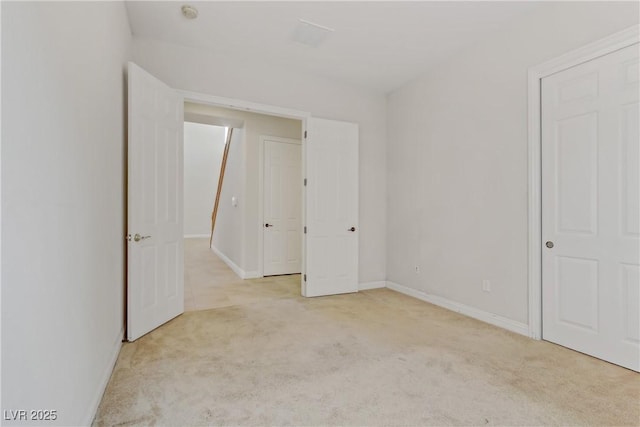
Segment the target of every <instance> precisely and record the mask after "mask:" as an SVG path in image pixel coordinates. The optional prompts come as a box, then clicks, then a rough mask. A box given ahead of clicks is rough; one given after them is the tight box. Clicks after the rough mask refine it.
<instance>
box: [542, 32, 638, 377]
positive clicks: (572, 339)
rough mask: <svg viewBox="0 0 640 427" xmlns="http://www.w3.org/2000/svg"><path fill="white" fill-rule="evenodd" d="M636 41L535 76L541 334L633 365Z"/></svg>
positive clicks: (635, 331)
mask: <svg viewBox="0 0 640 427" xmlns="http://www.w3.org/2000/svg"><path fill="white" fill-rule="evenodd" d="M638 90H639V87H638V45H637V44H636V45H634V46H630V47H627V48H625V49H622V50H619V51H616V52H613V53H611V54H608V55H605V56H602V57H599V58H597V59H594V60H592V61H589V62H586V63H583V64H581V65H578V66H576V67H573V68H570V69H567V70H565V71H562V72H559V73H557V74H554V75H552V76H550V77H547V78H544V79H543V80H542V238H543V248H542V251H543V253H542V264H543V268H542V270H543V271H542V279H543V338H544V339H545V340H548V341H552V342H555V343H558V344H560V345H563V346H566V347H570V348H572V349H575V350H578V351H580V352H583V353H587V354H590V355H593V356H595V357H598V358H601V359H604V360H607V361H610V362H612V363H615V364H618V365H621V366H625V367H627V368H630V369H634V370H636V371H637V370H639V369H640V345H639V343H640V333H639V326H640V315H639V313H640V311H639V301H640V293H639V289H640V277H639V275H638V271H639V264H640V261H639V256H640V252H639V240H638V237H639V224H640V211H639V208H638V206H639V204H638V196H639V194H640V186H639V175H638V160H639V156H640V152H639V150H638V141H639V138H640V135H639V133H638V114H639V110H638V101H639V97H638Z"/></svg>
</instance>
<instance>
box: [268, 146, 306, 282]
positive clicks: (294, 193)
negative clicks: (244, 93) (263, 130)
mask: <svg viewBox="0 0 640 427" xmlns="http://www.w3.org/2000/svg"><path fill="white" fill-rule="evenodd" d="M263 182H264V224H263V226H264V239H263V242H264V248H263V259H264V263H263V268H264V273H263V274H264V275H265V276H273V275H277V274H294V273H300V271H301V269H302V150H301V147H300V141H299V140H297V141H296V140H284V139H279V138H278V139H275V138H274V139H265V140H264V181H263Z"/></svg>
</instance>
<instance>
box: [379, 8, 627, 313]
mask: <svg viewBox="0 0 640 427" xmlns="http://www.w3.org/2000/svg"><path fill="white" fill-rule="evenodd" d="M637 23H638V4H637V3H624V4H621V3H617V4H616V3H612V2H602V3H548V4H545V5H543V6H541V7H540V8H539V9H537V10H536V11H534V13H532V14H530V15H529V16H527V17H523V18H521V19H520V20H517V21H513V22H511V23H510V24H509V25H508V26H505V28H504V29H502V30H501V31H498V32H496V33H495V34H492V35H491V36H489V37H488V38H486V39H484V40H482V41H480V42H479V43H478V44H477V45H476V46H474V47H472V48H470V49H468V50H466V51H464V52H460V53H459V54H457V55H455V56H454V57H453V58H452V59H451V60H450V61H449V62H447V63H443V64H441V65H440V66H438V67H437V68H435V69H433V70H432V71H431V72H429V73H428V74H426V75H424V76H423V77H421V78H420V79H418V80H416V81H414V82H412V83H409V84H407V85H405V86H404V87H402V88H401V89H399V90H397V91H395V92H393V93H392V94H390V95H389V97H388V104H387V108H388V122H387V127H388V132H387V135H388V147H387V155H388V158H387V173H388V177H387V179H388V181H387V191H388V193H387V194H388V198H387V218H388V223H387V224H388V227H387V242H388V249H387V272H388V278H389V280H390V281H393V282H396V283H399V284H401V285H405V286H408V287H410V288H413V289H416V290H419V291H424V292H426V293H429V294H434V295H437V296H440V297H444V298H447V299H449V300H452V301H454V302H457V303H462V304H465V305H468V306H471V307H475V308H477V309H480V310H485V311H488V312H490V313H494V314H497V315H500V316H504V317H506V318H508V319H511V320H514V321H517V322H522V323H526V322H527V122H526V120H527V68H528V67H530V66H533V65H536V64H539V63H541V62H544V61H546V60H548V59H551V58H553V57H556V56H559V55H561V54H563V53H565V52H567V51H570V50H572V49H575V48H577V47H579V46H582V45H585V44H587V43H589V42H592V41H594V40H596V39H599V38H602V37H604V36H606V35H608V34H611V33H614V32H616V31H618V30H621V29H624V28H626V27H628V26H631V25H633V24H637ZM416 265H419V266H420V268H421V272H420V274H416V273H415V270H414V267H415V266H416ZM483 279H489V280H491V285H492V291H491V293H485V292H483V291H482V290H481V283H482V280H483Z"/></svg>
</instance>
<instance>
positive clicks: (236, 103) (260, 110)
mask: <svg viewBox="0 0 640 427" xmlns="http://www.w3.org/2000/svg"><path fill="white" fill-rule="evenodd" d="M177 92H178V93H179V94H180V95H182V97H183V99H184V101H185V102H194V103H198V104H205V105H212V106H215V107H224V108H229V109H232V110H241V111H247V112H250V113H257V114H266V115H269V116H277V117H284V118H287V119H295V120H300V121H301V122H302V132H301V134H300V141H304V140H305V135H306V134H307V120H308V119H309V118H311V113H310V112H307V111H301V110H292V109H289V108H282V107H277V106H274V105H268V104H259V103H255V102H251V101H244V100H240V99H234V98H225V97H222V96H216V95H208V94H204V93H199V92H191V91H186V90H177ZM270 138H271V139H274V140H275V139H278V138H272V137H270ZM306 158H307V157H306V144H304V142H303V143H302V159H301V161H302V176H303V177H305V176H306V167H307V165H306V160H305V159H306ZM259 168H260V184H259V185H260V187H259V198H260V200H259V207H258V209H259V214H258V216H259V219H260V224H262V220H263V218H264V206H263V203H264V202H263V199H264V184H263V182H262V173H264V172H263V168H264V142H263V140H262V138H261V139H260V159H259ZM245 185H246V183H245ZM244 190H245V189H243V191H244ZM306 201H307V192H306V191H303V192H302V211H301V212H302V225H303V226H304V225H305V224H306V215H307V211H306V204H307V203H306ZM243 206H244V205H243ZM243 217H244V214H243ZM258 239H259V243H258V247H259V249H258V250H259V252H258V268H259V271H258V276H259V277H263V274H264V259H263V256H264V254H263V248H262V245H263V235H262V232H260V233H258ZM306 254H307V236H306V235H305V234H303V235H302V254H301V256H302V273H303V274H304V272H305V271H306V258H307V257H306ZM242 257H243V259H244V257H245V254H244V244H243V253H242ZM302 277H304V276H302ZM300 281H301V290H302V293H303V294H304V293H305V282H304V280H302V278H301V279H300Z"/></svg>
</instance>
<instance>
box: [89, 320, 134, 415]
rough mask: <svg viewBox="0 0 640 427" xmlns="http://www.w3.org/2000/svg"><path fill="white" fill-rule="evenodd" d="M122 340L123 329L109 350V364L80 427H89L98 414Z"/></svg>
mask: <svg viewBox="0 0 640 427" xmlns="http://www.w3.org/2000/svg"><path fill="white" fill-rule="evenodd" d="M123 339H124V328H122V329H121V330H120V333H118V336H117V337H116V341H115V342H114V344H113V349H111V354H110V355H109V363H107V366H106V368H105V370H104V372H103V373H102V377H101V378H100V384H99V386H98V389H97V390H96V394H95V396H94V398H93V400H92V401H91V405H90V406H89V410H88V411H87V415H86V416H85V417H84V423H82V425H85V426H90V425H92V424H93V420H94V418H95V417H96V413H97V412H98V406H100V402H101V401H102V396H103V395H104V391H105V390H106V389H107V384H109V379H110V378H111V374H112V373H113V369H114V368H115V366H116V362H117V361H118V355H119V354H120V349H121V348H122V340H123Z"/></svg>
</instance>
